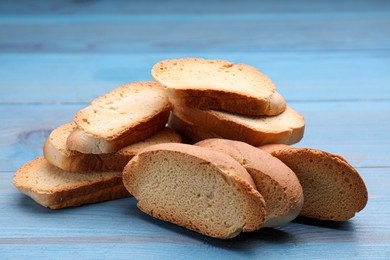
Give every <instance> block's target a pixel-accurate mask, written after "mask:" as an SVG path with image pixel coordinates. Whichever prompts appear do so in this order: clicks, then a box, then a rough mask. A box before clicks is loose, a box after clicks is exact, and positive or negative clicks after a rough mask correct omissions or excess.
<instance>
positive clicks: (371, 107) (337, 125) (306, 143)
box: [0, 101, 390, 171]
mask: <svg viewBox="0 0 390 260" xmlns="http://www.w3.org/2000/svg"><path fill="white" fill-rule="evenodd" d="M85 105H86V104H75V105H39V104H35V105H28V104H27V105H0V122H2V127H1V128H0V136H1V137H2V138H1V142H0V151H2V152H1V153H0V165H1V166H2V167H1V169H0V171H15V170H16V169H17V168H18V167H20V166H21V165H22V164H24V163H25V162H27V161H29V160H31V159H33V158H35V157H38V156H41V155H42V146H43V144H44V141H45V139H46V137H47V136H48V135H49V133H50V131H51V130H52V129H54V128H56V127H58V126H59V125H61V124H64V123H67V122H70V121H71V120H72V118H73V115H74V113H75V112H76V111H77V110H78V109H80V108H82V107H84V106H85ZM290 105H291V106H292V107H294V108H295V109H297V110H298V111H299V112H300V113H301V114H302V115H303V116H304V117H305V120H306V130H305V136H304V138H303V140H302V141H301V142H300V143H299V144H297V145H296V146H301V147H312V148H317V149H321V150H325V151H329V152H333V153H336V154H340V155H342V156H344V157H345V158H346V159H347V160H348V161H349V162H350V163H351V164H352V165H353V166H355V167H359V168H361V167H390V139H389V138H388V129H389V128H390V102H388V101H385V102H334V103H331V102H319V103H311V102H290Z"/></svg>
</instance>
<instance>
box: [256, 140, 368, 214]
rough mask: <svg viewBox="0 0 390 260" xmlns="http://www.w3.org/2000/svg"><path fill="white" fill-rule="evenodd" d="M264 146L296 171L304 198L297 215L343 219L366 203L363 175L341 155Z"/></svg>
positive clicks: (366, 195)
mask: <svg viewBox="0 0 390 260" xmlns="http://www.w3.org/2000/svg"><path fill="white" fill-rule="evenodd" d="M260 148H261V147H260ZM266 149H267V150H268V151H271V154H272V155H273V156H275V157H276V158H278V159H279V160H281V161H282V162H284V163H285V164H286V165H287V166H288V167H290V168H291V169H292V170H293V171H294V172H295V174H296V175H297V177H298V179H299V181H300V183H301V185H302V188H303V195H304V198H305V201H304V204H303V208H302V211H301V213H300V215H301V216H305V217H310V218H316V219H320V220H333V221H345V220H348V219H350V218H352V217H353V216H354V215H355V213H356V212H359V211H361V210H362V209H363V208H364V207H365V205H366V204H367V199H368V194H367V188H366V186H365V184H364V181H363V179H362V178H361V177H360V175H359V173H358V172H357V171H356V170H355V169H354V168H353V167H352V166H351V165H350V164H348V162H347V161H346V160H345V159H344V158H342V157H341V156H338V155H334V154H331V153H328V152H324V151H320V150H316V149H310V148H292V147H287V148H286V147H284V148H283V147H280V146H279V147H274V149H272V147H271V145H269V146H267V147H266ZM272 150H273V151H272Z"/></svg>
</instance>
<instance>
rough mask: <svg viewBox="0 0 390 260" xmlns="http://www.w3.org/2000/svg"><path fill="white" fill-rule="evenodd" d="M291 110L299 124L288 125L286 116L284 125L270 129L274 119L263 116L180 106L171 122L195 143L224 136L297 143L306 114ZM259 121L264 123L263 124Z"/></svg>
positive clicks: (255, 141) (255, 142) (250, 141)
mask: <svg viewBox="0 0 390 260" xmlns="http://www.w3.org/2000/svg"><path fill="white" fill-rule="evenodd" d="M288 110H290V111H291V113H292V114H294V115H295V116H297V117H298V118H294V119H291V120H294V121H297V123H291V125H289V124H290V123H288V120H289V118H287V117H286V118H285V119H284V120H285V121H286V125H285V126H275V127H273V128H270V127H269V126H268V124H269V123H271V120H269V119H266V118H264V117H262V118H261V119H260V118H246V117H240V116H233V115H227V114H226V113H222V112H218V111H214V110H207V111H205V110H199V109H193V108H189V107H184V106H178V107H175V108H174V110H173V114H172V115H171V118H170V120H169V123H168V124H169V125H170V127H172V128H173V129H174V130H176V131H178V132H179V133H181V134H183V135H184V136H186V137H187V138H189V139H190V140H192V141H194V142H197V141H200V140H204V139H207V138H214V137H216V138H219V137H221V138H226V139H230V140H236V141H242V142H245V143H248V144H250V145H253V146H259V145H263V144H269V143H285V144H294V143H297V142H299V141H300V140H301V139H302V137H303V134H304V129H305V124H304V119H303V117H301V116H300V115H299V114H298V113H297V112H293V111H292V108H288ZM286 111H287V110H286ZM289 113H290V112H289ZM279 116H281V115H279ZM279 116H277V117H279ZM248 120H249V121H248ZM260 120H261V121H260ZM259 122H263V126H262V124H261V123H259ZM191 128H192V129H191Z"/></svg>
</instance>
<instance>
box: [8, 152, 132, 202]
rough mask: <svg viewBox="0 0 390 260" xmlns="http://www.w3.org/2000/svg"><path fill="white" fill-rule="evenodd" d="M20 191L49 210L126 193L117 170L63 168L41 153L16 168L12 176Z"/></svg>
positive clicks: (126, 194)
mask: <svg viewBox="0 0 390 260" xmlns="http://www.w3.org/2000/svg"><path fill="white" fill-rule="evenodd" d="M14 184H15V186H16V187H17V188H18V189H19V191H20V192H22V193H24V194H26V195H27V196H29V197H31V198H32V199H33V200H35V201H36V202H37V203H39V204H41V205H42V206H44V207H48V208H51V209H61V208H66V207H73V206H80V205H82V204H87V203H96V202H101V201H106V200H113V199H119V198H125V197H128V196H130V194H129V193H128V192H127V190H126V189H125V187H124V186H123V182H122V173H121V172H100V173H97V172H95V173H78V172H66V171H63V170H61V169H59V168H57V167H55V166H53V165H51V164H50V163H48V162H47V161H46V159H45V158H44V157H43V156H42V157H39V158H36V159H34V160H32V161H30V162H28V163H26V164H24V165H23V166H22V167H20V168H19V169H18V170H17V171H16V173H15V176H14Z"/></svg>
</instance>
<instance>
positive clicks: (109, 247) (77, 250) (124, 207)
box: [0, 168, 390, 259]
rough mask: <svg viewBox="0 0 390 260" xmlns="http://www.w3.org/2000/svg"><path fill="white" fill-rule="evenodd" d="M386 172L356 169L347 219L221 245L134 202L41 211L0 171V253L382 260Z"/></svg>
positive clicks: (388, 246)
mask: <svg viewBox="0 0 390 260" xmlns="http://www.w3.org/2000/svg"><path fill="white" fill-rule="evenodd" d="M388 174H389V173H388V168H387V169H362V170H361V175H362V177H363V179H364V180H365V182H366V184H367V187H368V190H369V202H368V205H367V207H366V208H365V209H364V210H363V211H362V212H360V213H358V214H357V215H356V216H355V217H354V218H353V219H352V220H350V221H347V222H344V223H329V222H320V221H310V220H308V219H298V220H296V221H294V222H293V223H290V224H288V225H285V226H283V227H280V228H277V229H263V230H260V231H257V232H253V233H246V234H242V235H240V236H239V237H237V238H235V239H232V240H227V241H221V240H216V239H212V238H208V237H205V236H202V235H200V234H197V233H195V232H192V231H189V230H186V229H184V228H180V227H177V226H175V225H172V224H169V223H164V222H161V221H159V220H156V219H153V218H151V217H149V216H147V215H145V214H143V213H142V212H140V211H139V210H138V209H137V208H136V205H135V203H136V201H135V199H134V198H127V199H121V200H116V201H110V202H105V203H99V204H94V205H85V206H82V207H77V208H70V209H64V210H58V211H53V210H49V209H45V208H43V207H41V206H39V205H37V204H35V203H34V202H33V201H32V200H31V199H29V198H28V197H26V196H24V195H22V194H20V193H18V191H17V190H16V189H15V188H14V187H13V186H12V183H11V181H12V175H13V173H12V172H4V173H2V174H0V189H1V190H2V193H1V194H0V207H1V208H2V210H1V211H0V225H1V226H2V232H1V233H0V253H1V255H2V257H6V258H7V259H13V258H20V257H22V256H26V255H29V256H35V257H44V258H48V259H50V258H53V257H54V258H63V257H65V258H70V257H72V256H74V255H75V254H76V255H78V256H79V257H87V258H89V257H92V258H94V257H95V256H99V257H102V258H105V257H108V258H127V257H129V258H132V257H134V258H138V257H139V255H142V256H143V257H144V258H157V257H160V258H161V257H176V258H194V259H197V258H199V257H209V258H210V257H213V258H214V257H215V258H221V257H223V258H232V259H233V258H252V259H253V258H258V257H270V258H284V257H289V258H291V259H298V258H303V257H306V258H310V259H316V258H317V257H318V258H319V259H323V258H324V257H326V258H331V259H345V258H346V257H354V258H356V257H358V258H359V257H361V258H365V257H370V256H373V255H375V256H377V257H386V256H388V255H389V254H390V229H389V227H388V225H387V222H388V219H387V218H388V216H389V214H390V206H389V202H390V183H389V182H384V181H383V179H386V178H387V177H388ZM10 219H12V221H10ZM9 257H10V258H9Z"/></svg>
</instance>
